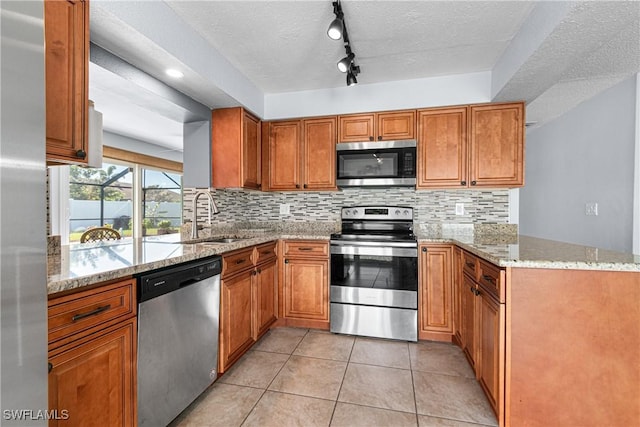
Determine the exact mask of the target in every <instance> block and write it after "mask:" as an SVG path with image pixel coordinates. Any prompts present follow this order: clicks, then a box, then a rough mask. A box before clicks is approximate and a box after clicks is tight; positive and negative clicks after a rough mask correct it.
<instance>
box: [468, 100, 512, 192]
mask: <svg viewBox="0 0 640 427" xmlns="http://www.w3.org/2000/svg"><path fill="white" fill-rule="evenodd" d="M470 114H471V117H470V120H471V126H470V133H471V135H470V150H471V156H470V162H471V172H470V175H471V176H470V179H471V185H472V186H486V187H491V186H503V187H505V186H506V187H519V186H522V185H524V104H523V103H522V102H518V103H510V104H488V105H476V106H471V113H470Z"/></svg>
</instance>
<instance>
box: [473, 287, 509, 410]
mask: <svg viewBox="0 0 640 427" xmlns="http://www.w3.org/2000/svg"><path fill="white" fill-rule="evenodd" d="M504 315H505V314H504V304H499V303H498V301H496V300H495V299H494V298H493V297H491V296H490V295H489V293H488V292H485V291H484V288H480V298H479V307H478V316H477V319H478V334H479V335H478V363H477V372H478V380H479V381H480V385H481V386H482V388H483V389H484V391H485V394H486V395H487V398H488V399H489V403H490V404H491V406H492V407H493V410H494V412H495V413H496V414H499V412H500V411H499V402H500V401H503V400H502V399H500V395H501V393H502V392H503V391H502V389H501V384H502V381H501V379H502V378H503V374H502V369H501V366H500V352H501V343H502V341H503V337H504V336H503V333H502V330H501V325H504Z"/></svg>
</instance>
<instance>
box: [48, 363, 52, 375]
mask: <svg viewBox="0 0 640 427" xmlns="http://www.w3.org/2000/svg"><path fill="white" fill-rule="evenodd" d="M47 366H48V368H47V369H48V371H47V373H49V372H51V371H53V364H52V363H51V362H49V363H47Z"/></svg>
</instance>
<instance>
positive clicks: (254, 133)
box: [242, 112, 261, 188]
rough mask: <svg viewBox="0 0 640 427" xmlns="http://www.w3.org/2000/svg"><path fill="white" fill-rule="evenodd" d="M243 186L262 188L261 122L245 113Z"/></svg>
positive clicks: (243, 124)
mask: <svg viewBox="0 0 640 427" xmlns="http://www.w3.org/2000/svg"><path fill="white" fill-rule="evenodd" d="M242 139H243V141H242V150H243V152H242V186H243V187H244V188H260V181H261V176H260V175H261V168H260V163H261V159H260V121H259V120H258V119H256V118H255V117H253V116H252V115H251V114H249V113H247V112H245V113H244V115H243V120H242Z"/></svg>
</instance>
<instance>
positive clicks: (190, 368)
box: [138, 257, 221, 427]
mask: <svg viewBox="0 0 640 427" xmlns="http://www.w3.org/2000/svg"><path fill="white" fill-rule="evenodd" d="M220 271H221V258H220V257H212V258H207V259H205V260H199V261H195V262H191V263H186V264H181V265H179V266H176V267H170V268H168V269H165V270H161V271H155V272H152V273H149V274H144V275H141V276H140V277H138V426H139V427H144V426H149V427H157V426H165V425H167V424H169V423H170V422H171V420H173V419H174V418H175V417H176V416H177V415H178V414H180V412H182V411H183V410H184V409H185V408H186V407H187V406H189V404H190V403H191V402H193V401H194V400H195V398H196V397H198V396H199V395H200V394H201V393H202V392H203V391H204V390H205V389H206V388H207V387H208V386H209V385H210V384H211V383H212V382H213V381H215V379H216V378H217V375H218V370H217V368H218V325H219V313H220Z"/></svg>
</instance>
